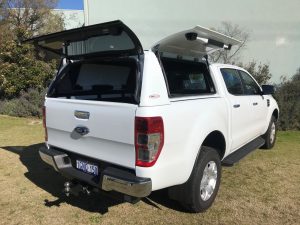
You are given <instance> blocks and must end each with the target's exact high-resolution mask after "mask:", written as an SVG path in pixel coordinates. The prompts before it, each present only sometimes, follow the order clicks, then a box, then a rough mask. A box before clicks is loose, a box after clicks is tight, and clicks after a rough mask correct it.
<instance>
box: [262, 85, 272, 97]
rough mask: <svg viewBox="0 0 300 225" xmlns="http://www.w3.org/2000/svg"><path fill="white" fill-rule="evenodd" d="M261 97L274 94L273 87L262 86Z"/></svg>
mask: <svg viewBox="0 0 300 225" xmlns="http://www.w3.org/2000/svg"><path fill="white" fill-rule="evenodd" d="M261 88H262V95H272V94H274V92H275V88H274V86H273V85H262V86H261Z"/></svg>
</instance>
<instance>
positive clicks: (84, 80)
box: [48, 61, 137, 103]
mask: <svg viewBox="0 0 300 225" xmlns="http://www.w3.org/2000/svg"><path fill="white" fill-rule="evenodd" d="M136 76H137V69H136V64H135V63H134V62H129V61H128V62H109V63H108V62H79V63H73V64H71V65H69V66H68V67H67V68H66V69H65V70H63V71H62V72H61V74H60V75H59V76H58V77H57V79H56V81H55V82H54V84H53V85H52V87H51V88H50V90H49V93H48V97H54V98H65V99H75V100H76V99H77V100H91V101H111V102H124V103H136V101H135V98H134V96H135V90H136Z"/></svg>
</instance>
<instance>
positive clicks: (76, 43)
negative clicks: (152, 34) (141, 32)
mask: <svg viewBox="0 0 300 225" xmlns="http://www.w3.org/2000/svg"><path fill="white" fill-rule="evenodd" d="M25 42H27V43H32V44H34V45H36V46H39V47H41V48H43V49H46V50H48V51H52V52H54V53H57V54H59V55H61V56H63V57H68V58H79V57H83V56H88V55H91V54H92V55H111V54H120V55H122V54H126V55H141V54H143V48H142V45H141V43H140V41H139V39H138V38H137V37H136V35H135V34H134V33H133V31H132V30H130V29H129V28H128V27H127V26H126V25H125V24H123V23H122V22H121V21H119V20H117V21H112V22H108V23H101V24H96V25H92V26H86V27H80V28H76V29H71V30H66V31H62V32H58V33H53V34H48V35H43V36H38V37H35V38H32V39H29V40H27V41H25Z"/></svg>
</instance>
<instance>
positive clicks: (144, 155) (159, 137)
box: [135, 117, 164, 167]
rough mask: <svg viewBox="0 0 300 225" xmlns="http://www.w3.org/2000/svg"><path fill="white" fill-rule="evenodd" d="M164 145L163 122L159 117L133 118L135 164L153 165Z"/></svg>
mask: <svg viewBox="0 0 300 225" xmlns="http://www.w3.org/2000/svg"><path fill="white" fill-rule="evenodd" d="M163 145H164V124H163V120H162V118H161V117H136V118H135V151H136V163H135V164H136V166H141V167H150V166H153V165H154V164H155V162H156V160H157V159H158V157H159V154H160V152H161V150H162V148H163Z"/></svg>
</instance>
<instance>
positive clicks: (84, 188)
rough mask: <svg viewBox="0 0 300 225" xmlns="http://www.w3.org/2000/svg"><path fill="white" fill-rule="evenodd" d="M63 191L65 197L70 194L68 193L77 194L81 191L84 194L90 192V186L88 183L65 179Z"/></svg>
mask: <svg viewBox="0 0 300 225" xmlns="http://www.w3.org/2000/svg"><path fill="white" fill-rule="evenodd" d="M63 192H64V193H65V195H66V196H67V197H69V196H70V194H72V195H75V196H78V195H79V193H83V194H86V195H90V194H91V188H90V187H89V186H88V185H82V184H79V183H73V182H71V181H67V182H65V183H64V190H63Z"/></svg>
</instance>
